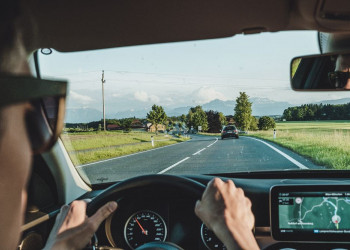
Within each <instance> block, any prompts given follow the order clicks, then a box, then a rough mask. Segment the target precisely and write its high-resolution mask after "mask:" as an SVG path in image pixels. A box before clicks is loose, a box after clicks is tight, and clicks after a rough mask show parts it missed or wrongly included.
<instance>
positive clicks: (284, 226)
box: [271, 187, 350, 241]
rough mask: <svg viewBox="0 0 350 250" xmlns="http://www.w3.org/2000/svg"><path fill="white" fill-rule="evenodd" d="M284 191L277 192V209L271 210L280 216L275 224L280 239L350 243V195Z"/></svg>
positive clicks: (329, 192) (342, 192)
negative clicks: (293, 238) (292, 238)
mask: <svg viewBox="0 0 350 250" xmlns="http://www.w3.org/2000/svg"><path fill="white" fill-rule="evenodd" d="M308 188H309V187H308ZM285 189H287V188H284V189H283V188H281V189H280V190H277V192H275V195H274V199H275V201H274V204H275V209H272V210H271V211H275V212H277V213H275V215H274V217H275V219H273V220H272V221H273V223H274V224H275V225H273V227H274V229H273V230H274V231H275V232H274V234H275V235H277V237H278V238H281V239H290V238H289V237H290V236H292V237H293V236H295V238H296V239H299V240H312V239H320V240H325V241H327V240H330V239H333V240H335V239H336V240H338V239H340V240H341V239H343V240H346V241H350V191H323V192H312V191H307V192H306V191H305V192H301V191H300V192H299V191H296V192H285V191H286V190H285ZM309 189H310V188H309ZM298 190H300V187H299V189H298ZM271 216H272V217H273V215H271ZM296 236H298V237H296ZM329 237H331V238H329Z"/></svg>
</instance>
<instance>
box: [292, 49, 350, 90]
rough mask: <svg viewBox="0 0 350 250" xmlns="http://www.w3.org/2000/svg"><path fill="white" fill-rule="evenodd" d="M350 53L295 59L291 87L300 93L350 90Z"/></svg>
mask: <svg viewBox="0 0 350 250" xmlns="http://www.w3.org/2000/svg"><path fill="white" fill-rule="evenodd" d="M349 69H350V53H346V54H327V55H312V56H302V57H296V58H293V60H292V62H291V65H290V76H291V85H292V88H293V90H298V91H310V90H311V91H339V90H350V73H349Z"/></svg>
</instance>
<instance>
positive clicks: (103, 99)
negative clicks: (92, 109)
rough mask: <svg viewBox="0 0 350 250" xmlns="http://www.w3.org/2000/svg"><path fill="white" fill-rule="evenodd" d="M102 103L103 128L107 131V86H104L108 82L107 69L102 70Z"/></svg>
mask: <svg viewBox="0 0 350 250" xmlns="http://www.w3.org/2000/svg"><path fill="white" fill-rule="evenodd" d="M101 81H102V105H103V130H104V131H106V111H105V88H104V83H105V82H106V80H105V71H104V70H102V79H101Z"/></svg>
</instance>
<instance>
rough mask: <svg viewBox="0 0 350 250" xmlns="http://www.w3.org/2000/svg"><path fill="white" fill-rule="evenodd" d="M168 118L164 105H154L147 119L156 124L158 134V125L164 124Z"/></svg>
mask: <svg viewBox="0 0 350 250" xmlns="http://www.w3.org/2000/svg"><path fill="white" fill-rule="evenodd" d="M166 120H167V115H166V114H165V111H164V109H163V107H162V106H157V105H155V104H154V105H153V106H152V110H151V111H150V112H149V113H147V121H149V122H150V123H152V125H153V126H155V129H156V134H158V125H159V124H164V122H165V121H166Z"/></svg>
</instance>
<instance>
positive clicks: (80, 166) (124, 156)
mask: <svg viewBox="0 0 350 250" xmlns="http://www.w3.org/2000/svg"><path fill="white" fill-rule="evenodd" d="M185 142H186V141H185ZM182 143H184V142H180V143H175V144H171V145H167V146H163V147H159V148H154V149H149V150H146V151H142V152H137V153H133V154H129V155H123V156H118V157H114V158H110V159H107V160H102V161H97V162H92V163H87V164H84V165H79V166H76V167H77V168H82V167H86V166H89V165H94V164H98V163H101V162H107V161H112V160H116V159H121V158H126V157H129V156H133V155H139V154H143V153H147V152H150V151H154V150H158V149H162V148H167V147H171V146H175V145H180V144H182Z"/></svg>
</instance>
